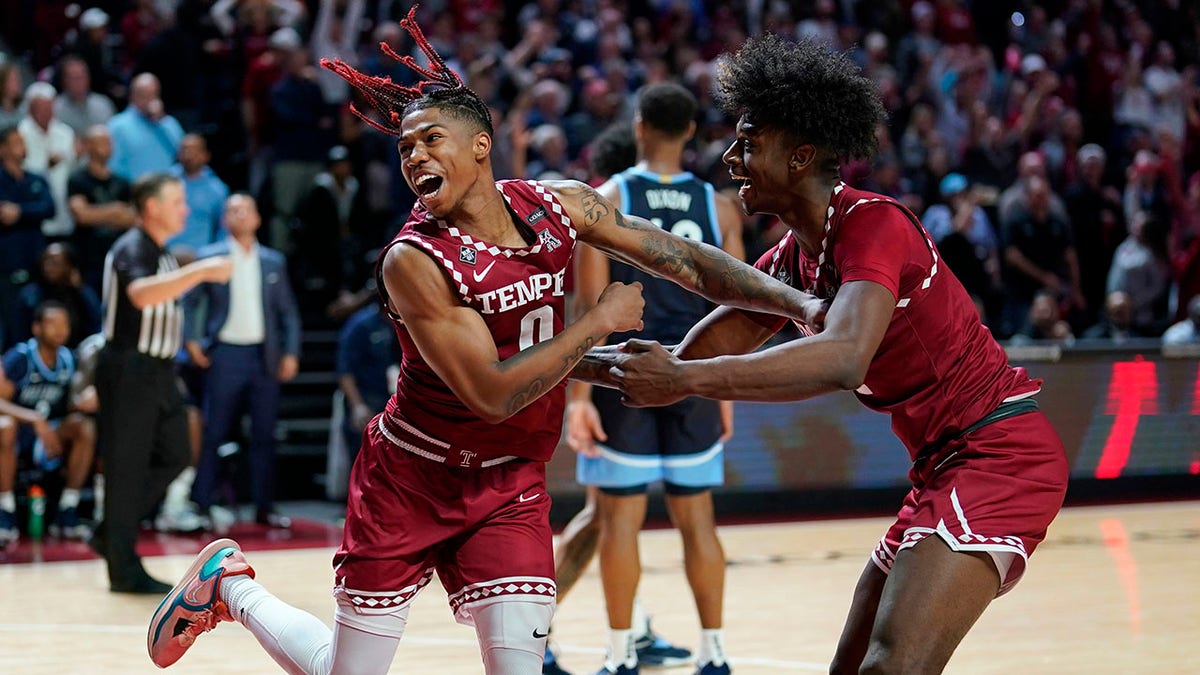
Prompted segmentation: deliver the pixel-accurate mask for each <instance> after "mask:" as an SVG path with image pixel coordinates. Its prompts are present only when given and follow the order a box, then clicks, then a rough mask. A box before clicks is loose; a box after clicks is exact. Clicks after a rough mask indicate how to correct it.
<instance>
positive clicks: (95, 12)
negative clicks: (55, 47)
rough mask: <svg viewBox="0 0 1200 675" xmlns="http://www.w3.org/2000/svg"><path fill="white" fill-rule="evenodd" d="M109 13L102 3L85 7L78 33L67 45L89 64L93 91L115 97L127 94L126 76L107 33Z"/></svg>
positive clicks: (111, 97)
mask: <svg viewBox="0 0 1200 675" xmlns="http://www.w3.org/2000/svg"><path fill="white" fill-rule="evenodd" d="M108 28H109V16H108V13H107V12H105V11H104V10H103V9H101V8H99V7H92V8H90V9H87V10H84V12H83V14H80V15H79V34H78V35H77V36H76V37H75V39H74V40H73V41H71V42H70V43H69V44H68V45H67V50H68V51H69V52H70V53H72V54H74V55H76V56H78V57H79V58H81V59H83V62H84V63H86V64H87V67H88V74H89V75H90V79H91V85H92V91H95V92H98V93H101V94H104V95H105V96H107V97H109V98H110V99H112V100H121V99H123V98H124V97H125V93H126V92H125V84H124V83H125V78H124V77H122V75H121V66H120V64H119V63H118V62H117V61H118V59H117V48H116V47H115V43H114V42H113V41H110V40H109V37H108Z"/></svg>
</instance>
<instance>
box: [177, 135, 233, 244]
mask: <svg viewBox="0 0 1200 675" xmlns="http://www.w3.org/2000/svg"><path fill="white" fill-rule="evenodd" d="M211 160H212V155H211V154H210V153H209V152H208V142H207V141H206V140H204V137H203V136H201V135H200V134H188V135H186V136H184V137H183V140H182V141H180V143H179V163H178V164H176V165H174V166H172V167H171V170H170V172H169V173H170V174H171V175H173V176H175V177H177V178H179V179H180V180H181V181H183V191H184V194H185V195H186V198H187V204H188V218H187V224H186V225H185V226H184V228H183V232H180V233H179V234H177V235H175V236H174V237H172V238H171V239H170V240H169V241H168V242H167V246H168V247H170V248H172V249H173V248H175V247H176V246H187V247H188V248H190V249H191V250H192V251H193V252H196V251H199V250H200V249H201V248H203V247H205V246H208V245H209V244H211V243H213V242H215V241H216V240H217V233H218V232H219V231H220V229H221V212H222V211H223V210H224V208H225V200H226V199H227V198H228V197H229V186H227V185H225V181H223V180H221V178H220V177H219V176H217V174H216V172H214V171H213V170H212V167H210V166H209V165H208V163H209V162H210V161H211Z"/></svg>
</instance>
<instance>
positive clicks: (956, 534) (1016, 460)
mask: <svg viewBox="0 0 1200 675" xmlns="http://www.w3.org/2000/svg"><path fill="white" fill-rule="evenodd" d="M1068 469H1069V467H1068V464H1067V457H1066V451H1065V450H1064V449H1063V445H1062V441H1061V440H1060V439H1059V437H1058V433H1057V432H1055V430H1054V428H1053V427H1052V426H1051V425H1050V422H1049V420H1047V419H1046V416H1045V415H1043V414H1042V413H1040V412H1031V413H1026V414H1023V415H1017V416H1015V417H1010V418H1008V419H1004V420H1001V421H999V422H995V423H992V424H988V425H986V426H983V427H981V428H979V429H977V430H976V431H975V432H973V433H971V434H970V435H968V436H967V437H966V438H962V439H957V440H955V441H952V442H951V443H949V444H947V445H946V447H945V448H943V449H942V450H941V451H940V452H939V453H938V454H937V456H935V457H931V458H930V459H929V461H926V462H922V463H919V464H918V465H917V466H915V467H914V468H913V470H912V472H911V473H910V474H909V477H910V478H911V479H912V482H913V489H912V490H911V491H910V492H909V493H908V495H907V496H906V497H905V498H904V504H903V506H901V507H900V512H899V513H898V514H897V516H896V522H895V523H894V524H893V525H892V526H891V528H889V529H888V531H887V534H885V535H884V536H883V539H881V540H880V542H879V545H878V546H876V547H875V551H874V553H873V554H872V555H871V560H872V561H873V562H874V563H875V564H876V565H877V566H879V568H880V569H881V570H883V571H884V572H885V573H887V572H890V571H891V568H892V563H893V562H894V560H895V557H896V554H897V553H898V552H900V551H903V550H904V549H906V548H911V547H913V546H915V545H917V543H918V542H920V541H921V540H923V539H925V538H926V537H928V536H931V535H936V536H938V537H940V538H941V539H942V541H944V542H945V543H946V545H947V546H949V547H950V548H952V549H954V550H955V551H976V552H981V553H987V554H989V555H990V556H991V557H992V560H993V562H995V563H996V568H997V571H998V572H999V574H1000V590H999V592H998V593H997V595H1002V594H1004V593H1006V592H1008V591H1009V590H1011V589H1012V587H1013V586H1015V585H1016V583H1017V581H1019V580H1020V578H1021V575H1022V574H1024V572H1025V566H1026V563H1027V562H1028V559H1029V556H1030V555H1031V554H1032V553H1033V550H1034V549H1035V548H1037V545H1038V544H1039V543H1041V542H1042V540H1043V539H1045V538H1046V528H1047V527H1048V526H1049V525H1050V522H1051V521H1053V520H1054V517H1055V516H1056V515H1058V511H1059V509H1060V508H1061V507H1062V503H1063V496H1064V495H1065V494H1066V491H1067V477H1068Z"/></svg>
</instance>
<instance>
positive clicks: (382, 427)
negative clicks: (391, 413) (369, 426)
mask: <svg viewBox="0 0 1200 675" xmlns="http://www.w3.org/2000/svg"><path fill="white" fill-rule="evenodd" d="M375 426H377V427H379V433H381V434H383V437H384V438H386V439H388V441H390V442H391V443H392V445H395V446H396V447H398V448H401V449H403V450H407V451H409V452H411V453H412V454H414V455H417V456H418V457H424V458H425V459H428V460H432V461H434V462H441V463H442V464H445V463H446V458H445V457H441V456H439V455H435V454H433V453H432V452H428V451H426V450H422V449H421V448H418V447H417V446H415V445H413V444H411V443H406V442H404V441H403V440H401V439H400V438H399V437H397V436H396V435H395V434H393V433H392V432H391V431H390V430H389V429H388V428H387V425H386V424H384V423H383V415H380V416H379V417H378V418H377V419H376V423H375Z"/></svg>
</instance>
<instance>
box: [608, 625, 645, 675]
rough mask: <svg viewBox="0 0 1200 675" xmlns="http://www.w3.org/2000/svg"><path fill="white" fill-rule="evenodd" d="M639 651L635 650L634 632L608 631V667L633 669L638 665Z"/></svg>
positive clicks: (626, 630) (627, 630) (611, 629)
mask: <svg viewBox="0 0 1200 675" xmlns="http://www.w3.org/2000/svg"><path fill="white" fill-rule="evenodd" d="M637 662H638V659H637V650H636V649H634V648H633V631H631V630H629V629H624V630H618V629H616V628H610V629H609V630H608V662H607V663H606V664H605V665H606V666H611V667H612V668H613V669H616V667H617V666H622V665H623V666H625V667H626V668H632V667H634V666H636V665H637Z"/></svg>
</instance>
